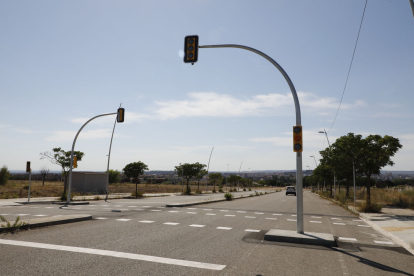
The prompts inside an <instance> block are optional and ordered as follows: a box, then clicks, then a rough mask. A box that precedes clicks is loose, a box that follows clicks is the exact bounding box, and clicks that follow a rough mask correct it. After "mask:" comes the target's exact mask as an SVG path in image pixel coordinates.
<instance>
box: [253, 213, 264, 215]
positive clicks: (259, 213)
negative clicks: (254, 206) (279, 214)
mask: <svg viewBox="0 0 414 276" xmlns="http://www.w3.org/2000/svg"><path fill="white" fill-rule="evenodd" d="M254 213H255V214H258V215H263V214H264V213H259V212H254Z"/></svg>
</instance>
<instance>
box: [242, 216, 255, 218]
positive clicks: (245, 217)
mask: <svg viewBox="0 0 414 276" xmlns="http://www.w3.org/2000/svg"><path fill="white" fill-rule="evenodd" d="M244 217H245V218H256V217H249V216H244Z"/></svg>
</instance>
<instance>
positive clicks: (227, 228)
mask: <svg viewBox="0 0 414 276" xmlns="http://www.w3.org/2000/svg"><path fill="white" fill-rule="evenodd" d="M216 229H220V230H231V229H232V228H231V227H217V228H216Z"/></svg>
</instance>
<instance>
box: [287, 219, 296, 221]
mask: <svg viewBox="0 0 414 276" xmlns="http://www.w3.org/2000/svg"><path fill="white" fill-rule="evenodd" d="M288 221H296V219H288Z"/></svg>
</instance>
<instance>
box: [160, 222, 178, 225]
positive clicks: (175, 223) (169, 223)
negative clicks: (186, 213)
mask: <svg viewBox="0 0 414 276" xmlns="http://www.w3.org/2000/svg"><path fill="white" fill-rule="evenodd" d="M163 224H166V225H178V224H179V223H178V222H165V223H163Z"/></svg>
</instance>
